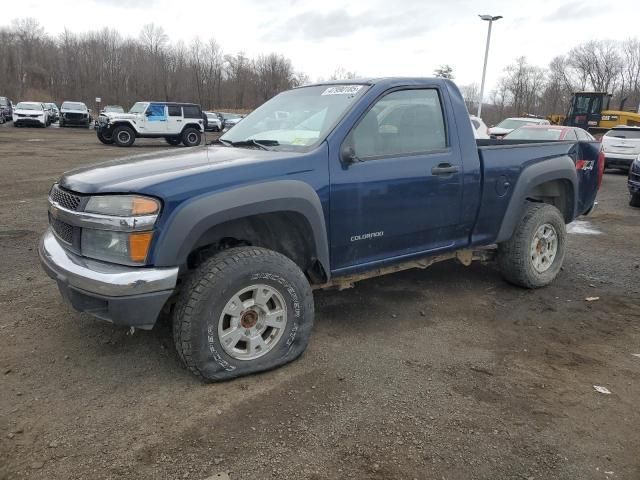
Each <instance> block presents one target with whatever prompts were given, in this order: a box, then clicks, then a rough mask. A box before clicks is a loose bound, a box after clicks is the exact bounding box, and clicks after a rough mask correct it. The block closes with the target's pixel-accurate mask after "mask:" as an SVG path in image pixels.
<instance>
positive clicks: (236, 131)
mask: <svg viewBox="0 0 640 480" xmlns="http://www.w3.org/2000/svg"><path fill="white" fill-rule="evenodd" d="M364 91H365V86H364V85H331V86H329V85H318V86H313V87H302V88H297V89H294V90H289V91H286V92H283V93H281V94H280V95H277V96H275V97H274V98H272V99H271V100H269V101H268V102H267V103H265V104H264V105H262V106H261V107H259V108H258V109H256V110H254V111H253V112H252V113H251V114H249V115H248V116H247V117H246V118H244V119H243V120H242V122H240V123H238V124H237V125H236V126H235V127H233V129H231V130H229V131H228V132H227V133H226V134H224V135H223V136H222V137H221V140H223V141H227V142H233V143H235V142H245V141H248V142H251V141H252V140H256V141H258V142H267V141H269V143H270V146H271V145H276V149H277V148H278V145H279V146H280V147H284V149H293V150H298V149H305V148H309V147H313V146H315V145H317V144H319V143H320V142H321V141H322V140H324V138H325V137H326V136H327V134H328V133H329V132H330V131H331V129H333V127H334V126H335V125H336V123H338V121H339V120H340V118H341V117H342V116H343V115H344V113H345V112H346V111H347V109H348V108H349V107H350V106H351V105H353V103H354V102H355V99H356V98H358V97H360V96H361V95H362V94H363V93H364Z"/></svg>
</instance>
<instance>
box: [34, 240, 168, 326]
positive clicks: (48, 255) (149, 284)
mask: <svg viewBox="0 0 640 480" xmlns="http://www.w3.org/2000/svg"><path fill="white" fill-rule="evenodd" d="M38 252H39V254H40V262H41V263H42V266H43V268H44V270H45V271H46V272H47V274H48V275H49V276H50V277H51V278H53V279H54V280H56V282H57V283H58V287H59V289H60V293H61V294H62V296H63V297H64V298H65V299H66V300H68V301H69V302H70V303H71V304H72V305H73V307H74V308H76V309H77V310H79V311H84V312H87V313H90V314H92V315H95V316H96V317H99V318H102V319H104V320H108V321H111V322H113V323H115V324H118V325H127V326H136V327H139V328H151V327H152V326H153V324H154V323H155V321H156V319H157V316H158V314H159V313H160V311H161V310H162V307H163V306H164V304H165V302H166V300H167V299H168V298H169V297H170V296H171V295H172V293H173V290H174V288H175V286H176V283H177V280H178V267H171V268H141V267H127V266H123V265H114V264H110V263H105V262H100V261H97V260H91V259H88V258H84V257H80V256H78V255H76V254H74V253H71V252H69V251H68V250H66V249H65V248H63V247H62V245H60V243H59V242H58V240H57V238H56V237H55V235H54V234H53V232H52V231H51V229H50V228H49V229H48V230H47V231H46V232H45V234H44V235H43V236H42V239H41V240H40V245H39V247H38Z"/></svg>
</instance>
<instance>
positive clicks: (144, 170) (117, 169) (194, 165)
mask: <svg viewBox="0 0 640 480" xmlns="http://www.w3.org/2000/svg"><path fill="white" fill-rule="evenodd" d="M185 150H186V153H185ZM299 156H300V154H299V153H292V152H276V151H265V150H257V149H247V148H233V147H223V146H210V147H205V148H202V147H195V148H189V149H180V150H177V151H165V152H161V153H157V152H154V153H149V154H143V155H135V156H130V157H125V158H122V159H118V160H111V161H108V162H103V163H98V164H94V165H89V166H85V167H81V168H78V169H75V170H71V171H69V172H66V173H65V174H64V175H63V176H62V177H61V178H60V181H59V183H60V185H61V186H62V187H64V188H67V189H69V190H73V191H75V192H78V193H85V194H94V193H132V192H137V193H149V194H152V195H156V196H158V197H160V198H162V197H164V196H165V195H167V194H174V193H175V192H174V191H171V190H173V189H174V188H176V186H177V184H180V187H179V188H181V189H182V188H188V187H189V185H192V186H193V185H194V184H195V183H199V184H204V183H207V182H208V183H209V184H208V187H207V188H209V189H212V187H215V186H216V185H220V186H221V187H223V186H224V185H225V183H226V184H235V183H238V182H241V181H242V180H244V181H247V180H250V179H251V177H253V176H254V175H255V176H262V178H265V177H268V176H269V175H270V174H271V175H273V172H274V171H277V172H278V173H279V174H287V173H288V167H286V166H284V167H283V168H282V171H281V170H280V169H274V168H273V167H272V163H273V162H274V161H277V160H284V159H292V158H293V160H298V159H297V158H295V157H299ZM301 163H302V164H303V165H301ZM301 167H302V168H304V162H297V161H293V162H291V170H300V169H301ZM225 175H227V176H226V177H225ZM189 177H194V180H193V182H190V181H189V180H187V179H188V178H189ZM196 177H197V178H196ZM205 177H207V178H206V182H205V181H204V178H205Z"/></svg>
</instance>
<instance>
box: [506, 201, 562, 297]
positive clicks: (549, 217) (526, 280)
mask: <svg viewBox="0 0 640 480" xmlns="http://www.w3.org/2000/svg"><path fill="white" fill-rule="evenodd" d="M544 224H550V225H551V226H552V227H553V228H554V229H555V231H556V235H557V243H558V245H557V253H556V255H555V258H554V259H553V261H552V263H551V266H550V267H549V268H548V269H547V270H546V271H544V272H538V271H537V270H536V269H535V268H534V266H533V261H532V258H531V244H532V241H533V239H534V236H535V233H536V231H537V230H538V228H539V227H540V226H541V225H544ZM566 238H567V232H566V227H565V223H564V218H563V217H562V213H560V211H559V210H558V209H557V208H556V207H554V206H553V205H549V204H546V203H534V202H527V203H526V205H525V208H524V213H523V215H522V218H521V220H520V222H519V223H518V225H517V226H516V229H515V231H514V232H513V235H512V236H511V238H510V239H509V240H507V241H506V242H503V243H501V244H499V245H498V256H497V261H498V266H499V268H500V272H501V273H502V276H503V278H504V279H505V280H506V281H507V282H509V283H512V284H514V285H517V286H519V287H523V288H540V287H544V286H546V285H548V284H549V283H551V282H552V281H553V280H554V279H555V278H556V276H557V275H558V273H559V272H560V269H561V268H562V263H563V262H564V255H565V251H566Z"/></svg>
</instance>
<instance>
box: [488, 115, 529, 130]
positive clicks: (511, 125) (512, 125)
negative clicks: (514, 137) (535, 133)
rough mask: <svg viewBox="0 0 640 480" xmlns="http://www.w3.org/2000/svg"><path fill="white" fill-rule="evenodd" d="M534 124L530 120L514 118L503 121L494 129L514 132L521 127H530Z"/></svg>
mask: <svg viewBox="0 0 640 480" xmlns="http://www.w3.org/2000/svg"><path fill="white" fill-rule="evenodd" d="M535 123H536V122H535V121H530V120H516V119H515V118H507V119H506V120H503V121H501V122H500V123H499V124H498V125H496V128H507V129H511V130H515V129H516V128H520V127H522V126H523V125H532V124H535Z"/></svg>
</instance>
